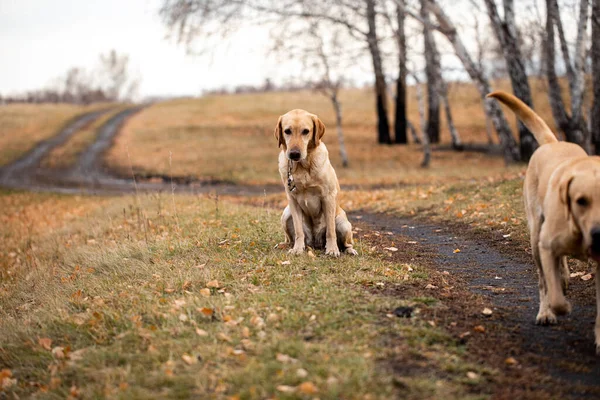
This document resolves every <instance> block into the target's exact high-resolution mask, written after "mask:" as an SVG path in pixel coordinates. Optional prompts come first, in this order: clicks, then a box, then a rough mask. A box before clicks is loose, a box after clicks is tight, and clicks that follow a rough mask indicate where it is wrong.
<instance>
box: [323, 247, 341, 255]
mask: <svg viewBox="0 0 600 400" xmlns="http://www.w3.org/2000/svg"><path fill="white" fill-rule="evenodd" d="M325 254H326V255H328V256H334V257H339V256H340V249H338V247H337V245H336V246H326V247H325Z"/></svg>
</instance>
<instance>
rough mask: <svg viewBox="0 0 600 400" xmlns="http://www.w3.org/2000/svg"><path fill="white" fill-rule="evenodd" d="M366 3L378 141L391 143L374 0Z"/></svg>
mask: <svg viewBox="0 0 600 400" xmlns="http://www.w3.org/2000/svg"><path fill="white" fill-rule="evenodd" d="M365 1H366V5H367V21H368V24H369V31H368V32H367V43H368V45H369V52H370V53H371V58H372V61H373V71H374V73H375V96H376V98H377V133H378V136H377V138H378V143H384V144H391V143H392V140H391V138H390V124H389V121H388V114H387V113H388V104H387V95H386V84H385V75H384V73H383V63H382V61H381V52H380V50H379V43H378V38H377V28H376V23H375V17H376V13H375V0H365Z"/></svg>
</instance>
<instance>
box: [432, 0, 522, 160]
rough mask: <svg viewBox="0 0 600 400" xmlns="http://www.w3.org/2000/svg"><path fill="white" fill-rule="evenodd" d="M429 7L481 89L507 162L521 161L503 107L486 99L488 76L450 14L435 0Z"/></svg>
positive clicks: (489, 89)
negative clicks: (466, 45)
mask: <svg viewBox="0 0 600 400" xmlns="http://www.w3.org/2000/svg"><path fill="white" fill-rule="evenodd" d="M428 8H429V9H430V11H431V12H432V13H433V14H434V15H435V16H436V18H437V21H438V24H439V26H438V27H437V29H438V30H439V31H440V32H441V33H443V34H444V35H445V36H446V37H447V38H448V40H449V41H450V43H451V44H452V46H453V47H454V51H455V53H456V56H457V57H458V58H459V59H460V61H461V62H462V64H463V66H464V67H465V70H466V71H467V73H468V74H469V76H470V77H471V79H472V80H473V81H474V82H475V85H476V86H477V89H478V90H479V95H480V96H481V99H482V100H483V101H484V102H485V111H486V114H488V115H489V117H490V119H491V120H492V121H493V123H494V127H495V128H496V134H497V135H498V139H499V140H500V145H501V146H502V149H503V150H504V160H505V162H506V163H511V162H514V161H519V159H520V152H519V147H518V146H517V142H516V141H515V138H514V137H513V134H512V132H511V130H510V127H509V125H508V122H507V121H506V118H505V117H504V113H503V112H502V109H501V108H500V106H499V105H498V103H497V102H494V101H486V98H485V96H486V95H487V94H488V93H489V92H490V91H491V87H490V83H489V82H488V80H487V78H486V77H485V76H484V75H483V73H482V71H481V70H479V69H478V68H477V66H476V65H475V63H474V62H473V60H472V59H471V56H470V55H469V53H468V51H467V49H466V48H465V46H464V44H463V42H462V40H461V39H460V37H459V36H458V32H457V31H456V27H455V26H454V24H453V23H452V21H451V20H450V18H448V16H447V15H446V14H445V13H444V11H443V10H442V9H441V8H440V6H439V5H438V4H437V3H436V2H435V1H434V0H429V3H428Z"/></svg>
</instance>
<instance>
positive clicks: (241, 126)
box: [108, 81, 552, 184]
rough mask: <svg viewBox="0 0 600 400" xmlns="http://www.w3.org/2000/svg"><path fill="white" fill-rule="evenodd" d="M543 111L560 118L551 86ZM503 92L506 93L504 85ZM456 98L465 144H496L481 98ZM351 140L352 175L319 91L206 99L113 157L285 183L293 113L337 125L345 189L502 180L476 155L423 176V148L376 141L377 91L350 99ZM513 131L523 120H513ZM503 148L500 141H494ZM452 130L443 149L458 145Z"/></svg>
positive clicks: (330, 137)
mask: <svg viewBox="0 0 600 400" xmlns="http://www.w3.org/2000/svg"><path fill="white" fill-rule="evenodd" d="M532 85H533V92H534V93H535V104H536V107H537V110H539V112H540V114H541V115H542V117H544V118H546V120H547V121H549V122H550V123H551V122H552V116H551V113H550V109H549V106H548V101H547V96H546V94H545V93H546V92H545V90H544V88H543V85H544V84H543V82H539V81H532ZM497 88H503V89H507V87H506V83H505V82H500V83H499V84H498V85H497ZM409 99H410V101H409V104H408V114H409V119H410V120H411V121H412V122H413V123H414V124H415V126H419V120H418V111H417V108H416V98H415V89H414V87H413V88H410V90H409ZM450 100H451V102H452V104H454V108H453V113H454V115H453V116H454V120H455V124H456V125H457V127H458V129H459V131H460V134H461V136H462V139H463V141H464V142H471V143H487V137H486V134H485V120H484V115H483V111H482V106H481V102H480V100H479V96H478V94H477V93H476V90H475V88H474V87H473V86H472V85H470V84H458V83H457V84H453V85H452V89H451V94H450ZM341 101H342V103H343V112H344V133H345V139H346V145H347V148H348V153H349V158H350V167H349V168H347V169H344V168H342V167H341V161H340V157H339V153H338V151H339V150H338V144H337V138H336V133H335V123H334V115H333V111H332V108H331V105H330V103H329V102H328V100H327V99H326V98H325V97H323V96H321V95H319V94H316V93H313V92H308V91H304V92H294V93H265V94H244V95H230V96H207V97H204V98H201V99H187V100H186V99H184V100H173V101H168V102H164V103H158V104H155V105H153V106H151V107H149V108H147V109H145V110H143V111H142V112H141V113H139V114H138V115H136V116H134V117H133V118H132V120H131V121H130V122H129V123H128V124H127V126H126V127H125V129H124V131H123V133H122V135H120V136H119V138H118V140H117V143H116V146H115V147H114V148H113V149H112V150H111V151H110V153H109V155H108V164H109V165H112V166H113V167H115V168H116V169H117V170H119V171H121V173H123V174H129V171H130V168H131V166H133V167H134V169H135V170H136V171H138V172H140V173H142V174H147V175H148V174H149V175H152V174H158V175H173V176H192V177H201V178H213V179H222V180H229V181H234V182H240V183H278V182H279V177H278V174H277V169H276V159H277V153H278V149H277V147H276V146H277V143H276V141H275V139H274V137H273V129H274V126H275V123H276V121H277V117H278V116H279V115H281V114H283V113H285V112H287V111H288V110H290V109H292V108H305V109H307V110H309V111H312V112H314V113H316V114H318V115H319V116H320V117H321V118H322V119H323V121H324V122H325V124H326V126H327V127H328V130H327V133H326V134H325V138H324V141H325V143H326V144H327V146H328V148H329V151H330V156H331V159H332V162H333V165H334V167H336V170H337V174H338V176H339V178H340V180H341V182H342V183H346V184H380V183H413V184H414V183H421V182H423V181H436V182H445V181H448V180H450V181H456V180H463V179H465V178H472V177H474V178H478V177H487V176H489V175H490V174H492V175H497V174H502V173H503V171H504V164H503V161H502V159H501V158H500V157H496V158H490V157H487V156H484V155H482V154H476V153H466V152H465V153H454V152H434V154H433V160H432V166H431V168H430V169H429V170H426V171H424V170H423V169H421V168H420V167H419V164H420V162H421V159H422V154H421V152H420V147H419V146H418V145H410V146H382V145H377V144H376V143H375V142H376V140H375V138H376V133H375V125H376V121H375V115H374V110H373V109H374V104H373V96H372V93H371V90H368V89H365V90H359V89H353V90H345V91H343V92H342V94H341ZM507 116H508V117H509V120H510V121H511V122H512V123H513V125H514V118H512V116H510V115H509V114H507ZM494 140H495V138H494ZM449 141H450V139H449V134H448V133H447V131H446V128H445V122H444V124H443V132H442V142H443V143H449Z"/></svg>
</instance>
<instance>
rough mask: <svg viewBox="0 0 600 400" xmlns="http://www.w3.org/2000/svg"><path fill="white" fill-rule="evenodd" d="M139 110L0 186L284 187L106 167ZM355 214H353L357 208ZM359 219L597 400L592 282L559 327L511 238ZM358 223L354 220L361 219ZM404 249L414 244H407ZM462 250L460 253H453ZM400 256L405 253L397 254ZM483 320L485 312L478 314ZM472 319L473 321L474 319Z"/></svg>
mask: <svg viewBox="0 0 600 400" xmlns="http://www.w3.org/2000/svg"><path fill="white" fill-rule="evenodd" d="M140 109H141V107H136V108H131V109H127V110H125V111H122V112H120V113H118V114H117V115H115V116H114V117H112V118H111V119H110V120H108V121H107V122H106V123H105V124H104V125H103V126H102V127H101V128H100V130H99V132H98V137H97V140H96V141H95V142H94V143H93V144H92V145H90V146H89V147H88V148H87V149H86V150H85V151H84V152H83V153H82V155H81V156H80V158H79V159H78V161H77V162H76V164H75V165H74V166H72V167H71V168H69V169H68V170H61V171H57V170H41V169H40V168H39V165H40V162H41V161H42V160H43V158H44V157H45V156H47V155H48V154H49V153H50V152H51V151H52V149H54V148H56V147H57V146H60V145H61V144H63V143H65V142H66V141H67V140H68V139H69V138H70V137H71V136H72V135H74V134H76V133H77V132H78V131H80V130H81V129H82V128H83V127H84V126H86V125H87V124H89V123H91V122H92V121H94V120H95V119H97V118H99V117H100V116H101V115H102V114H103V113H104V112H107V110H105V111H98V112H93V113H89V114H85V115H83V116H81V117H79V118H77V119H75V120H73V121H72V122H71V123H70V124H69V125H68V126H67V127H66V128H65V129H64V130H62V131H61V132H60V133H58V134H57V135H56V136H55V137H53V138H51V139H49V140H47V141H45V142H42V143H40V144H39V145H38V146H36V147H35V148H34V149H33V150H31V151H30V152H29V153H28V154H26V155H25V156H24V157H22V158H21V159H19V160H17V161H15V162H14V163H12V164H10V165H8V166H5V167H4V168H1V169H0V186H3V187H6V188H15V189H25V190H35V191H52V192H61V193H87V194H98V195H108V194H121V193H132V192H134V191H140V192H149V191H169V192H170V191H171V190H173V191H175V192H181V193H184V192H188V193H206V192H218V193H220V194H229V195H239V196H245V195H260V194H263V193H267V192H268V193H271V192H279V191H281V187H279V185H276V186H275V185H271V186H264V187H261V186H251V185H236V184H229V183H225V182H201V181H192V182H184V183H172V182H171V181H170V179H169V178H168V177H165V178H163V179H160V180H159V181H158V182H157V181H156V180H152V181H148V180H136V181H134V179H133V178H131V179H125V178H121V177H116V176H114V175H112V174H111V173H110V171H109V170H106V169H105V166H104V164H103V155H104V153H105V152H106V150H108V148H109V147H110V146H111V145H112V143H113V140H114V138H115V136H116V135H117V133H118V132H119V129H120V128H121V126H122V125H123V124H124V123H125V121H126V120H127V118H129V117H130V116H132V115H134V114H135V113H136V112H138V111H139V110H140ZM352 215H353V218H354V217H356V213H353V214H352ZM361 217H362V218H361V219H360V223H362V224H366V226H367V227H368V228H369V229H371V230H381V231H391V232H392V233H393V235H394V236H393V237H394V240H397V241H399V242H402V241H403V242H404V243H408V242H414V243H415V245H418V246H419V248H420V249H421V250H422V251H424V252H427V253H428V254H430V255H431V262H432V263H433V267H434V268H436V269H438V270H440V271H443V270H446V271H449V273H450V274H453V275H455V276H457V277H458V278H459V279H461V280H462V281H464V282H466V285H467V287H468V289H469V290H470V291H472V292H474V293H477V294H480V295H482V296H484V297H485V298H486V299H489V301H490V302H491V303H492V304H493V305H494V316H493V318H490V320H489V323H490V324H491V325H492V327H493V328H492V330H494V331H496V333H497V334H496V335H492V336H491V337H493V338H495V339H497V340H499V341H500V342H498V343H485V345H486V346H491V347H492V348H494V346H497V347H498V349H497V351H498V352H500V351H502V352H504V353H506V354H511V355H514V356H515V357H517V358H519V360H521V362H522V363H524V364H525V363H531V364H532V365H535V367H536V368H540V369H541V370H543V371H546V372H548V373H549V374H551V376H552V377H553V378H554V379H556V380H558V381H559V382H564V384H565V385H566V386H565V387H567V389H565V390H566V394H567V395H570V396H571V397H576V398H581V397H584V398H600V357H596V356H595V355H594V338H593V323H594V321H595V305H594V299H595V296H594V291H593V280H591V281H588V282H583V281H581V280H577V279H572V288H571V289H570V295H569V298H570V299H571V300H572V302H573V305H574V310H573V314H571V315H570V316H567V317H563V318H561V319H560V323H559V325H557V326H555V327H539V326H536V325H535V324H534V319H535V315H536V312H537V304H538V303H537V277H536V274H535V270H534V269H533V265H532V262H531V259H530V258H529V257H528V256H527V255H526V254H524V252H523V251H522V250H516V249H515V247H516V246H514V245H513V246H511V243H510V239H506V238H498V239H497V240H496V239H494V238H490V237H481V236H476V235H475V234H473V232H472V231H469V230H468V229H467V228H465V229H464V230H461V228H460V227H452V226H443V225H436V224H432V223H430V222H428V221H418V220H412V219H402V218H394V217H391V216H389V215H378V214H369V213H361ZM358 221H359V220H355V222H358ZM406 246H412V245H411V244H407V245H406ZM457 248H458V249H460V252H458V253H455V252H454V250H456V249H457ZM399 253H400V252H399ZM478 317H480V316H478ZM473 320H476V318H475V317H473ZM504 353H503V354H504Z"/></svg>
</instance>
